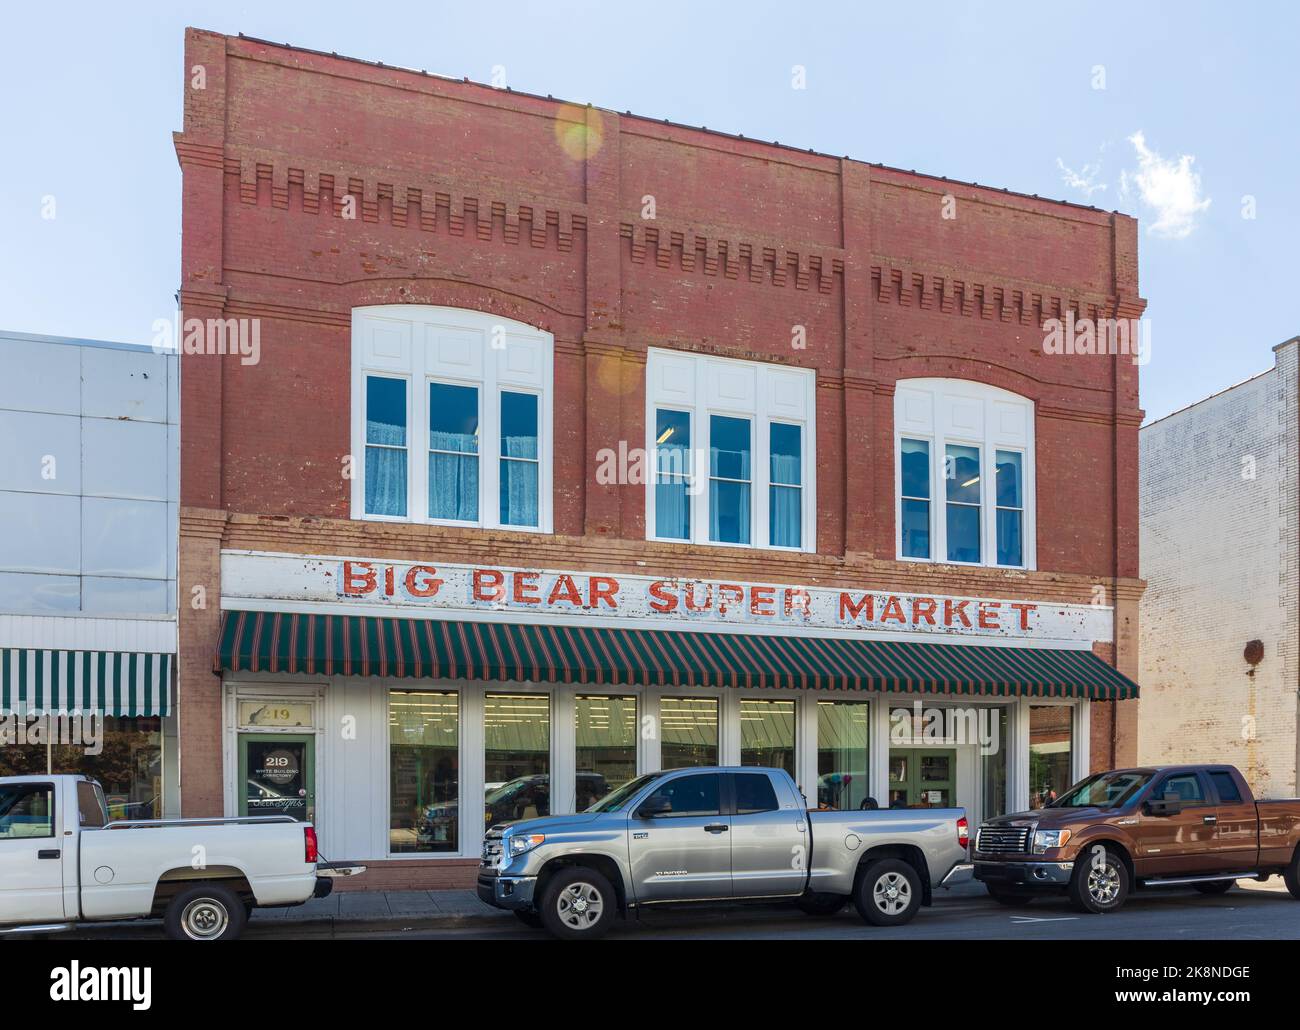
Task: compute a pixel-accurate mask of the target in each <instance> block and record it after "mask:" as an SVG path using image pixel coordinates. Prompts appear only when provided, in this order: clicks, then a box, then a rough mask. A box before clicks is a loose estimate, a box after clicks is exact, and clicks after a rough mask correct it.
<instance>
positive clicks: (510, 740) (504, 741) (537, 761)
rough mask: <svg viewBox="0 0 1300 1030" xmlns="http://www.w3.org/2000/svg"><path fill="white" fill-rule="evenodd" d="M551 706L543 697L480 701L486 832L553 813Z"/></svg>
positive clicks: (500, 696)
mask: <svg viewBox="0 0 1300 1030" xmlns="http://www.w3.org/2000/svg"><path fill="white" fill-rule="evenodd" d="M550 772H551V702H550V698H549V697H547V696H546V695H545V694H488V695H487V696H486V697H485V698H484V700H483V780H484V787H485V789H486V793H485V795H484V798H485V804H484V809H485V811H484V828H486V827H488V826H491V825H493V824H495V823H501V822H507V821H510V820H514V819H532V818H533V817H535V816H539V815H550V813H551V777H550Z"/></svg>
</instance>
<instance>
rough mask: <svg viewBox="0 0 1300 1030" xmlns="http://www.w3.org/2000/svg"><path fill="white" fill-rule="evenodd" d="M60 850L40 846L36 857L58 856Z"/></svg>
mask: <svg viewBox="0 0 1300 1030" xmlns="http://www.w3.org/2000/svg"><path fill="white" fill-rule="evenodd" d="M61 854H62V852H61V851H59V849H58V848H42V849H41V850H40V851H38V852H36V857H37V858H58V857H59V855H61Z"/></svg>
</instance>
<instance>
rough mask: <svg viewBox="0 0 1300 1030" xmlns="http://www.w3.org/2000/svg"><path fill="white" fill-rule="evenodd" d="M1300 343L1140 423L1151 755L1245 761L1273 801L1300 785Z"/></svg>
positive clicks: (1145, 720)
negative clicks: (1253, 656) (1253, 654)
mask: <svg viewBox="0 0 1300 1030" xmlns="http://www.w3.org/2000/svg"><path fill="white" fill-rule="evenodd" d="M1298 352H1300V340H1290V341H1288V342H1287V343H1285V344H1282V345H1280V346H1279V347H1277V348H1275V353H1276V365H1275V366H1274V367H1273V368H1272V369H1270V370H1269V371H1268V372H1265V373H1263V374H1262V375H1259V376H1256V377H1255V378H1254V379H1251V380H1248V381H1247V382H1244V383H1241V384H1239V385H1237V386H1234V387H1232V388H1231V389H1228V390H1224V391H1223V392H1222V393H1218V394H1215V395H1214V396H1213V397H1210V398H1207V399H1206V400H1204V401H1201V402H1199V403H1197V404H1194V405H1192V406H1191V407H1190V408H1186V409H1184V410H1182V411H1179V412H1177V413H1175V414H1173V415H1170V416H1169V417H1167V418H1163V419H1161V420H1160V421H1158V422H1154V423H1152V424H1151V425H1149V426H1146V427H1144V428H1143V430H1142V433H1141V493H1140V497H1141V511H1142V572H1143V575H1144V576H1145V577H1146V578H1147V580H1148V582H1149V583H1150V587H1149V588H1148V590H1147V592H1146V594H1145V596H1144V597H1143V599H1142V679H1141V682H1142V688H1143V701H1142V718H1141V720H1140V725H1139V731H1140V734H1139V747H1138V756H1139V759H1140V760H1141V761H1143V762H1205V761H1216V762H1232V763H1234V764H1235V765H1236V766H1237V767H1238V768H1240V769H1241V771H1242V773H1243V774H1244V775H1245V777H1246V779H1247V780H1248V781H1250V783H1251V785H1252V786H1253V787H1254V789H1255V792H1256V793H1257V794H1260V795H1269V796H1272V797H1293V796H1294V795H1295V794H1296V791H1297V789H1298V786H1300V785H1297V782H1296V762H1297V757H1296V756H1297V746H1298V745H1297V741H1298V738H1297V700H1296V685H1297V683H1298V682H1300V676H1298V674H1297V644H1300V614H1298V610H1297V609H1298V605H1300V581H1298V580H1297V557H1298V555H1297V551H1298V550H1300V532H1298V531H1297V526H1298V525H1300V513H1298V512H1297V507H1296V493H1297V483H1300V479H1298V477H1297V470H1296V434H1297V424H1298V419H1297V408H1296V405H1297V387H1298V380H1297V353H1298ZM1252 640H1258V641H1260V642H1261V643H1263V645H1264V647H1263V656H1262V659H1261V660H1260V661H1259V662H1258V663H1257V664H1255V665H1253V666H1252V665H1251V664H1250V663H1249V662H1248V661H1247V660H1246V658H1245V649H1246V645H1247V643H1248V642H1249V641H1252Z"/></svg>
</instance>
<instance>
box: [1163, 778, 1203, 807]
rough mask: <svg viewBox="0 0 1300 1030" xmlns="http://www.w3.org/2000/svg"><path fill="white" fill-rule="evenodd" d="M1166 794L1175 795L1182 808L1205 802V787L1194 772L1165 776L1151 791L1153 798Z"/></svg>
mask: <svg viewBox="0 0 1300 1030" xmlns="http://www.w3.org/2000/svg"><path fill="white" fill-rule="evenodd" d="M1168 794H1175V795H1177V796H1178V798H1179V799H1180V800H1181V801H1182V803H1183V807H1184V808H1191V807H1194V806H1196V805H1204V804H1205V803H1206V800H1205V788H1204V786H1203V785H1202V784H1201V778H1200V776H1198V775H1197V774H1196V773H1179V774H1178V775H1176V776H1167V777H1165V779H1164V780H1163V781H1162V782H1161V783H1159V784H1157V785H1156V789H1155V790H1154V791H1152V792H1151V796H1152V797H1153V798H1163V797H1165V796H1166V795H1168Z"/></svg>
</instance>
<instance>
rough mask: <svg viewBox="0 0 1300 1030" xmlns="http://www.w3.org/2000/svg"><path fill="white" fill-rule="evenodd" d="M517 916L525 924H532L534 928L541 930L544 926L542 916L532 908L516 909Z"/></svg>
mask: <svg viewBox="0 0 1300 1030" xmlns="http://www.w3.org/2000/svg"><path fill="white" fill-rule="evenodd" d="M515 918H516V919H518V920H519V921H520V922H521V923H523V924H524V926H531V927H532V928H533V929H534V930H540V929H541V928H542V917H541V916H539V915H538V914H537V913H536V912H534V911H533V910H532V909H531V908H517V909H515Z"/></svg>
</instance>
